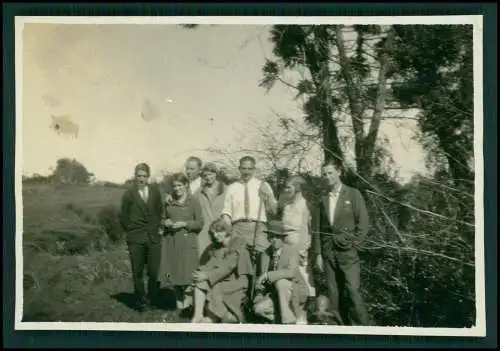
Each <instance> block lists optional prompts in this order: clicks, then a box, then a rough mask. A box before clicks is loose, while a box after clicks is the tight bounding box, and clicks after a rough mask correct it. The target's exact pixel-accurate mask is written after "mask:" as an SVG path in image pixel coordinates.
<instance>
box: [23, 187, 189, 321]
mask: <svg viewBox="0 0 500 351" xmlns="http://www.w3.org/2000/svg"><path fill="white" fill-rule="evenodd" d="M123 191H124V190H123V189H116V188H110V187H102V186H87V187H82V186H75V185H28V186H25V187H23V206H24V212H23V215H24V233H23V259H24V274H23V275H24V279H23V285H24V289H23V290H24V305H23V321H25V322H56V321H63V322H146V323H147V322H149V323H157V322H161V321H162V320H163V319H164V318H166V321H168V322H181V321H187V319H184V318H181V317H180V316H178V315H177V313H176V312H175V311H173V310H172V307H173V306H172V303H171V302H172V301H171V300H172V299H171V295H170V294H169V292H168V291H166V290H165V291H162V294H161V295H160V302H161V305H160V306H159V308H158V309H155V310H152V311H148V312H143V313H139V312H137V311H135V310H134V309H133V308H132V305H131V303H132V294H131V293H132V278H131V270H130V262H129V257H128V253H127V250H126V246H125V244H124V243H123V241H122V242H119V243H117V244H113V243H111V242H110V240H109V238H108V235H107V232H106V230H105V229H104V228H102V226H100V224H99V221H98V218H99V214H100V213H101V212H102V209H103V208H106V207H109V206H114V207H117V206H118V205H119V201H120V198H121V195H122V193H123ZM96 243H98V244H96Z"/></svg>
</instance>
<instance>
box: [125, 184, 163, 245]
mask: <svg viewBox="0 0 500 351" xmlns="http://www.w3.org/2000/svg"><path fill="white" fill-rule="evenodd" d="M148 187H149V196H148V202H147V203H145V202H144V200H143V199H142V197H141V195H140V194H139V191H138V190H137V188H136V187H135V186H133V187H131V188H129V189H127V190H126V191H125V193H124V194H123V197H122V203H121V211H120V223H121V225H122V227H123V229H124V231H125V233H126V235H127V242H129V243H144V242H147V241H148V238H149V239H150V240H152V241H153V242H155V243H160V242H161V236H160V235H158V229H159V226H160V223H161V220H162V214H163V203H162V198H161V194H160V191H159V190H158V188H157V187H155V186H151V185H148Z"/></svg>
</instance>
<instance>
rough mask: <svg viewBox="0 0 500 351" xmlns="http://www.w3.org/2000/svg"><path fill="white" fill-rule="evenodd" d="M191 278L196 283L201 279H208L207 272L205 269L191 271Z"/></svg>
mask: <svg viewBox="0 0 500 351" xmlns="http://www.w3.org/2000/svg"><path fill="white" fill-rule="evenodd" d="M193 280H194V281H195V282H196V283H200V282H202V281H205V280H208V274H207V272H205V271H202V270H196V271H194V273H193Z"/></svg>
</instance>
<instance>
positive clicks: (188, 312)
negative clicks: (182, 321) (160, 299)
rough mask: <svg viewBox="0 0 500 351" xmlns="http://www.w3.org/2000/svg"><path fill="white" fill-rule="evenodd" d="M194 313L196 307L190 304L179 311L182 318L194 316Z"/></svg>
mask: <svg viewBox="0 0 500 351" xmlns="http://www.w3.org/2000/svg"><path fill="white" fill-rule="evenodd" d="M193 313H194V308H193V306H188V307H186V308H184V309H182V310H181V311H180V313H179V317H181V318H192V317H193Z"/></svg>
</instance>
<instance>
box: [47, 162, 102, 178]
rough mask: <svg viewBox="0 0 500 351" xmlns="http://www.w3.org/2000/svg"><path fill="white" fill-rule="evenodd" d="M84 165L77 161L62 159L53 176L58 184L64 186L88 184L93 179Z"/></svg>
mask: <svg viewBox="0 0 500 351" xmlns="http://www.w3.org/2000/svg"><path fill="white" fill-rule="evenodd" d="M92 175H93V174H92V173H90V172H89V171H88V170H87V169H86V168H85V166H84V165H82V164H81V163H80V162H78V161H77V160H75V159H69V158H61V159H59V160H57V166H56V168H55V170H54V173H53V174H52V178H53V179H54V180H55V181H56V182H60V183H64V184H68V183H69V184H88V183H89V182H90V179H91V177H92Z"/></svg>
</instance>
